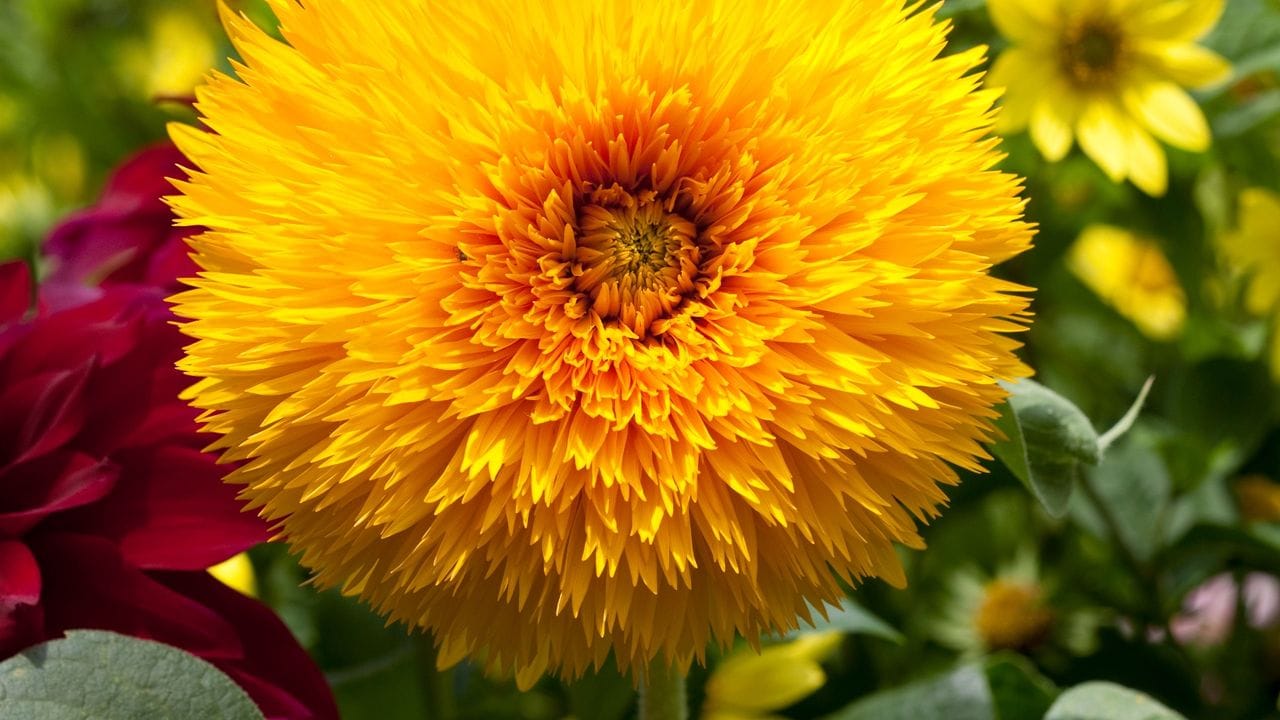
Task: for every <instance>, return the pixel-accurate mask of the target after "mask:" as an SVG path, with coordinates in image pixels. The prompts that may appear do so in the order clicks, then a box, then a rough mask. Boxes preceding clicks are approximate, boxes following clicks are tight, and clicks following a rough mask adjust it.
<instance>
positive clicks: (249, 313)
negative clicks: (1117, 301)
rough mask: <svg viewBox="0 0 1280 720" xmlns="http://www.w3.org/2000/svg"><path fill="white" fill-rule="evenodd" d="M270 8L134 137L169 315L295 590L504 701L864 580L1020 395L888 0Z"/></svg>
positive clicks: (1017, 370)
mask: <svg viewBox="0 0 1280 720" xmlns="http://www.w3.org/2000/svg"><path fill="white" fill-rule="evenodd" d="M273 6H274V8H275V10H276V12H277V13H278V15H279V19H280V23H281V29H282V33H283V37H284V41H276V40H273V39H271V38H270V37H269V36H268V35H267V34H266V33H264V32H263V31H261V30H260V29H258V28H256V27H254V26H253V25H252V24H250V23H249V22H247V21H245V20H244V19H243V18H238V17H233V16H230V15H229V14H228V16H227V17H226V24H227V26H228V29H229V32H230V34H231V37H232V39H233V41H234V42H235V44H236V46H237V48H238V49H239V51H240V54H241V56H242V57H243V58H244V61H245V65H244V66H242V67H239V68H238V69H237V72H238V75H239V79H233V78H230V77H225V76H221V75H217V76H215V77H213V78H212V79H211V80H210V81H209V83H208V84H207V85H206V86H205V87H203V88H201V89H199V90H198V92H197V95H198V98H199V102H198V109H199V111H200V112H201V114H202V115H203V116H204V119H205V120H204V121H205V123H207V126H208V127H209V128H210V129H211V132H204V131H201V130H196V129H194V128H189V127H183V126H178V127H175V128H174V130H173V135H174V138H175V140H176V141H177V142H178V144H179V145H180V146H181V147H182V149H183V150H184V151H185V152H186V153H187V154H188V155H189V156H190V157H191V159H192V161H193V163H194V164H195V165H196V166H197V167H199V169H200V170H199V172H194V173H192V176H191V179H190V181H189V182H183V183H179V189H180V190H181V192H182V193H183V195H182V196H180V197H177V198H175V199H174V201H173V202H174V205H175V207H176V208H177V210H178V212H179V213H180V215H181V216H182V217H183V218H185V222H186V223H187V224H191V225H201V226H205V227H207V228H209V230H208V232H206V233H204V234H203V235H201V236H199V237H198V238H196V239H195V240H194V241H193V246H194V248H195V251H196V255H195V257H196V260H197V261H198V262H199V264H200V265H201V266H202V267H203V268H204V272H202V273H201V277H200V278H199V279H197V280H195V281H194V282H193V285H194V286H195V288H196V289H194V290H192V291H189V292H186V293H184V294H182V295H180V296H179V297H178V299H177V308H176V309H177V312H178V313H179V315H181V316H182V317H185V318H189V319H190V322H189V323H187V324H186V325H185V331H186V332H187V333H189V334H190V335H191V336H193V337H194V338H196V339H197V341H196V342H195V343H193V344H192V345H191V346H190V347H189V348H188V357H187V358H186V359H185V360H184V361H183V363H182V367H183V368H184V369H185V370H186V371H187V372H189V373H191V374H193V375H195V376H197V377H199V378H201V379H200V380H199V382H197V383H196V384H195V385H194V386H193V387H192V388H191V390H190V391H189V397H190V398H191V399H192V401H193V402H194V404H195V405H197V406H198V407H200V408H203V409H205V410H206V411H207V412H206V413H205V416H204V417H205V420H206V422H207V426H208V428H209V429H210V430H211V431H214V432H216V433H219V434H221V435H222V438H221V439H220V440H219V442H218V443H217V447H219V448H225V457H226V459H228V460H238V461H244V462H243V465H241V466H239V467H238V468H237V469H236V470H235V471H233V472H232V474H231V476H230V477H231V480H232V481H233V482H237V483H240V484H242V485H243V486H244V491H243V492H244V496H245V497H246V498H248V499H249V500H250V501H251V502H252V505H253V506H255V507H258V508H261V512H262V513H263V514H264V515H265V516H266V517H268V518H270V519H271V520H274V521H277V522H278V523H279V524H280V525H279V526H280V528H281V532H282V535H283V536H284V537H286V538H287V539H288V540H289V541H290V542H291V543H292V544H293V546H294V548H295V549H297V550H299V551H300V552H301V554H302V560H303V562H304V563H305V564H306V565H308V566H309V567H311V568H313V569H314V571H315V573H316V577H317V579H318V581H319V582H320V583H321V584H327V585H335V584H337V585H341V586H342V588H343V589H344V590H345V591H346V592H349V593H357V594H359V595H361V596H363V597H364V598H366V599H367V600H369V601H370V602H371V603H372V604H373V605H374V606H375V607H377V608H378V609H380V610H382V611H384V612H386V613H388V614H389V615H390V616H391V617H392V618H394V619H398V620H403V621H406V622H408V623H410V624H412V625H418V626H423V627H426V628H429V629H431V630H432V631H434V632H435V634H436V637H437V639H438V641H439V642H440V644H441V651H440V657H441V660H442V663H446V664H447V663H451V662H454V661H457V660H459V659H461V658H462V657H464V656H468V655H475V656H480V657H481V658H482V660H483V661H484V662H486V663H487V664H488V665H489V666H491V667H493V668H495V669H496V668H505V669H508V670H510V669H515V670H516V671H517V679H518V681H519V682H520V683H521V684H522V685H525V686H527V685H529V684H531V683H532V682H534V680H535V679H536V678H537V677H538V675H539V674H540V673H542V672H544V671H545V670H548V669H551V670H560V671H563V672H566V673H569V674H573V673H577V672H579V671H581V670H583V669H584V668H585V667H587V666H589V665H592V664H596V665H599V664H600V663H602V662H604V660H605V659H606V657H607V656H608V654H609V652H610V650H612V651H614V653H615V655H616V658H617V661H618V663H619V665H620V666H621V667H623V668H627V667H630V666H633V665H637V664H640V665H643V664H646V663H648V662H650V661H651V660H653V659H655V658H661V661H662V662H666V663H672V664H676V665H679V666H687V664H688V663H689V662H691V660H692V659H693V658H694V657H695V656H696V657H699V658H701V657H702V655H703V653H704V651H705V648H706V646H707V644H708V642H709V641H713V640H714V641H717V642H719V643H722V644H723V643H727V642H730V641H731V640H732V639H733V638H734V636H735V635H736V634H741V635H743V636H746V637H752V638H754V637H756V636H759V635H760V634H762V633H765V632H770V631H784V630H787V629H790V628H794V627H796V626H797V625H798V620H797V617H798V616H799V617H806V618H807V617H810V614H811V613H810V610H809V609H807V606H806V603H807V602H813V603H815V604H820V603H822V602H823V601H826V602H833V601H835V600H836V599H838V598H839V597H841V591H840V586H839V584H838V583H837V579H836V577H835V576H834V575H833V573H832V570H834V571H835V575H838V576H840V577H843V578H844V579H846V580H848V581H850V582H853V581H855V580H856V579H857V578H860V577H866V576H872V575H880V576H884V577H886V578H888V579H889V580H891V581H893V582H898V583H900V582H902V581H903V575H902V569H901V567H900V565H899V562H898V560H897V558H896V556H895V552H894V547H893V546H894V544H895V543H904V544H906V545H909V546H919V545H920V544H921V540H920V538H919V536H918V535H917V533H916V529H915V528H916V523H917V522H918V521H920V520H923V519H926V518H928V517H930V516H932V515H933V514H934V513H935V512H936V510H937V507H938V506H939V504H940V503H942V502H944V501H945V496H944V494H943V492H942V490H941V489H940V487H939V484H940V483H943V484H945V483H952V482H955V480H956V475H955V472H954V471H953V470H952V468H951V465H957V466H960V467H964V468H968V469H972V470H977V469H979V467H980V466H979V463H978V458H980V457H985V453H984V451H983V449H982V448H981V446H980V443H981V442H983V441H984V440H986V439H988V438H989V437H990V436H991V433H992V429H991V425H990V418H992V417H993V415H994V414H995V413H994V411H993V410H992V407H993V406H994V405H995V404H997V403H998V402H1000V401H1001V399H1002V398H1003V397H1004V395H1005V393H1004V391H1003V390H1001V389H1000V387H999V385H997V382H996V381H997V380H998V379H1002V378H1012V377H1018V376H1022V375H1025V374H1027V370H1026V368H1025V367H1024V366H1023V365H1022V364H1021V363H1019V361H1018V360H1017V359H1016V358H1015V356H1014V353H1013V351H1014V349H1015V347H1016V346H1017V342H1016V341H1015V340H1014V339H1013V338H1011V337H1009V336H1007V335H1005V334H1004V333H1008V332H1014V331H1018V330H1020V329H1022V328H1023V327H1024V326H1025V321H1026V307H1027V299H1026V297H1025V296H1024V295H1020V294H1019V293H1020V292H1021V291H1023V290H1025V288H1020V287H1018V286H1015V285H1013V284H1011V283H1009V282H1006V281H1002V280H999V279H996V278H993V277H991V276H990V275H989V274H988V271H989V270H990V268H991V266H992V265H994V264H995V263H998V262H1000V261H1002V260H1005V259H1006V258H1009V257H1011V256H1013V255H1016V254H1017V253H1019V252H1021V251H1023V250H1025V249H1026V248H1027V247H1028V245H1029V242H1030V238H1031V234H1032V233H1031V229H1030V228H1029V227H1028V226H1027V225H1026V224H1025V223H1023V222H1022V220H1021V213H1022V205H1023V202H1022V201H1021V200H1019V199H1018V197H1017V192H1018V186H1019V182H1018V179H1017V178H1015V177H1011V176H1009V175H1006V174H1002V173H1000V172H998V171H996V170H993V169H992V168H993V166H994V164H995V163H996V161H997V160H998V158H999V156H998V154H997V152H996V143H997V141H996V140H995V139H992V138H991V137H990V136H989V133H990V129H991V123H992V121H993V113H992V110H991V106H992V102H993V99H994V94H993V93H991V92H988V91H981V90H980V89H979V87H978V86H979V83H980V81H979V78H978V77H977V76H975V75H973V74H972V70H973V68H974V67H975V66H976V65H978V64H979V63H980V62H981V60H982V58H981V53H980V51H970V52H965V53H961V54H957V55H952V56H949V57H940V53H941V51H942V49H943V46H944V43H945V34H946V29H945V27H943V26H941V25H939V24H935V22H934V19H933V15H932V13H931V12H930V11H920V10H919V8H918V7H917V6H912V7H910V8H905V7H903V4H902V2H901V0H865V1H862V2H856V3H849V2H814V3H802V4H796V3H792V2H785V1H783V0H769V1H766V2H758V3H749V4H746V5H743V4H739V3H730V2H727V1H708V2H700V3H687V2H682V1H678V0H643V1H642V0H624V1H623V2H608V3H599V2H586V1H585V0H581V1H569V2H523V3H515V2H498V1H491V0H483V1H481V2H475V3H462V4H448V3H433V2H428V1H427V0H386V1H385V2H379V3H357V2H350V1H340V0H308V2H306V3H305V5H304V4H299V3H297V2H294V1H292V0H275V2H273ZM949 463H950V465H949Z"/></svg>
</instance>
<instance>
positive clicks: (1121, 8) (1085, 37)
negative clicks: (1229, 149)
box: [987, 0, 1231, 195]
mask: <svg viewBox="0 0 1280 720" xmlns="http://www.w3.org/2000/svg"><path fill="white" fill-rule="evenodd" d="M1224 3H1225V0H989V2H988V3H987V7H988V8H989V9H990V12H991V18H992V20H994V21H995V24H996V27H997V28H998V29H999V30H1000V32H1001V33H1002V34H1003V35H1004V36H1005V37H1007V38H1009V40H1010V41H1012V43H1013V47H1011V48H1010V49H1008V50H1006V51H1005V52H1004V53H1002V54H1001V55H1000V57H999V58H998V59H997V60H996V63H995V67H994V68H993V69H992V71H991V75H990V77H989V78H988V83H989V84H990V85H992V86H995V87H1003V88H1006V92H1005V96H1004V113H1003V115H1002V116H1001V118H1000V122H999V126H998V128H997V129H998V130H999V131H1000V132H1002V133H1013V132H1018V131H1020V130H1023V129H1024V128H1028V127H1029V128H1030V130H1031V139H1032V140H1033V141H1034V142H1035V145H1036V147H1037V148H1039V149H1040V152H1041V153H1043V154H1044V156H1045V157H1046V158H1047V159H1049V160H1050V161H1052V162H1057V161H1058V160H1061V159H1062V158H1064V157H1066V155H1067V152H1069V151H1070V150H1071V145H1072V141H1073V139H1074V140H1078V141H1079V142H1080V147H1081V149H1083V150H1084V152H1085V154H1086V155H1088V156H1089V157H1090V158H1091V159H1093V161H1094V162H1095V163H1097V164H1098V166H1099V167H1101V168H1102V170H1103V171H1104V172H1106V173H1107V175H1108V176H1109V177H1110V178H1111V179H1112V180H1113V181H1115V182H1121V181H1123V180H1124V179H1125V178H1129V179H1130V180H1132V181H1133V183H1134V184H1135V185H1137V186H1138V187H1139V188H1140V189H1141V190H1142V191H1143V192H1146V193H1148V194H1150V195H1163V194H1164V193H1165V190H1166V189H1167V186H1168V168H1167V164H1166V160H1165V155H1164V150H1163V149H1162V148H1161V147H1160V145H1159V144H1158V143H1157V142H1156V138H1159V139H1160V140H1163V141H1165V142H1167V143H1169V144H1170V145H1173V146H1174V147H1179V148H1183V149H1185V150H1191V151H1194V152H1202V151H1204V150H1205V149H1207V148H1208V147H1209V141H1210V134H1209V126H1208V123H1206V122H1205V118H1204V114H1203V113H1202V112H1201V111H1200V108H1199V106H1198V105H1196V102H1195V101H1194V100H1193V99H1192V98H1191V96H1190V95H1188V94H1187V93H1186V91H1185V90H1183V88H1184V87H1190V88H1200V87H1206V86H1209V85H1212V84H1214V83H1217V82H1220V81H1221V80H1223V79H1225V78H1226V77H1227V76H1228V75H1229V74H1230V72H1231V66H1230V65H1229V64H1228V63H1227V61H1226V60H1224V59H1223V58H1222V57H1220V56H1219V55H1217V54H1215V53H1213V52H1211V51H1209V50H1206V49H1205V48H1203V47H1201V46H1199V45H1196V44H1195V41H1196V40H1197V39H1199V38H1200V37H1201V36H1203V35H1204V34H1205V33H1207V32H1208V31H1209V30H1210V29H1211V28H1212V27H1213V26H1214V24H1215V23H1217V21H1218V17H1219V16H1220V15H1222V9H1223V5H1224Z"/></svg>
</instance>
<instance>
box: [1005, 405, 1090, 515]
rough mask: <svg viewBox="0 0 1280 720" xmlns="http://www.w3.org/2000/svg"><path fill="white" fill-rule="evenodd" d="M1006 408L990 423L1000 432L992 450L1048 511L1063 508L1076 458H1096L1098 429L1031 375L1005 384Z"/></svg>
mask: <svg viewBox="0 0 1280 720" xmlns="http://www.w3.org/2000/svg"><path fill="white" fill-rule="evenodd" d="M1005 387H1006V388H1007V389H1008V390H1009V393H1010V395H1009V401H1008V407H1007V410H1006V411H1005V412H1004V413H1002V414H1001V416H1000V418H999V420H997V421H996V426H997V427H999V428H1000V430H1001V432H1003V433H1004V434H1005V436H1006V439H1005V440H1002V441H1000V442H997V443H996V444H995V445H994V446H993V447H992V451H993V452H994V453H995V455H996V457H998V458H1000V460H1001V461H1002V462H1003V463H1004V464H1005V465H1006V466H1008V468H1009V471H1010V472H1012V473H1013V474H1014V476H1015V477H1017V478H1018V479H1019V480H1021V481H1022V482H1023V484H1025V485H1026V486H1027V488H1028V489H1029V490H1030V491H1031V493H1032V495H1034V496H1035V497H1036V499H1037V500H1039V501H1040V504H1041V505H1044V507H1045V509H1046V510H1048V511H1049V514H1050V515H1053V516H1054V517H1061V516H1062V515H1063V514H1064V513H1065V512H1066V511H1067V506H1068V504H1069V503H1070V500H1071V494H1072V492H1073V491H1074V490H1075V487H1076V483H1077V482H1078V480H1079V477H1080V466H1081V464H1082V463H1088V464H1094V463H1096V462H1097V461H1098V456H1099V449H1098V433H1097V432H1096V431H1095V430H1094V429H1093V425H1092V423H1090V422H1089V418H1087V417H1085V414H1084V413H1083V412H1081V411H1080V409H1079V408H1077V407H1076V406H1075V405H1074V404H1072V402H1071V401H1070V400H1067V399H1066V398H1064V397H1062V396H1061V395H1059V394H1057V393H1055V392H1054V391H1052V390H1050V389H1049V388H1047V387H1045V386H1043V385H1041V384H1040V383H1037V382H1035V381H1034V380H1022V381H1020V382H1017V383H1009V384H1006V385H1005Z"/></svg>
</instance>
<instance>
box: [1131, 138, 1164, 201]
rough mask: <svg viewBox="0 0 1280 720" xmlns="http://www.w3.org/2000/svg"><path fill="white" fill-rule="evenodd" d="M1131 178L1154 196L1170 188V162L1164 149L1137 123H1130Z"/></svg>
mask: <svg viewBox="0 0 1280 720" xmlns="http://www.w3.org/2000/svg"><path fill="white" fill-rule="evenodd" d="M1128 125H1129V179H1130V180H1132V181H1133V184H1134V185H1137V186H1138V189H1139V190H1141V191H1142V192H1144V193H1146V194H1148V195H1150V196H1152V197H1163V196H1164V194H1165V192H1166V191H1167V190H1168V189H1169V164H1168V162H1167V161H1166V159H1165V154H1164V149H1163V148H1161V147H1160V144H1159V143H1157V142H1156V141H1155V138H1153V137H1151V135H1150V134H1148V133H1147V131H1146V130H1143V129H1142V128H1141V127H1139V126H1138V125H1137V124H1136V123H1129V124H1128Z"/></svg>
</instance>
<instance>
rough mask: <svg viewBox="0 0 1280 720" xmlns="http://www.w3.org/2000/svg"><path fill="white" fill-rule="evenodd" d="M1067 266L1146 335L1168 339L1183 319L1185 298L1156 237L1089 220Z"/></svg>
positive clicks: (1180, 325)
mask: <svg viewBox="0 0 1280 720" xmlns="http://www.w3.org/2000/svg"><path fill="white" fill-rule="evenodd" d="M1067 267H1069V268H1070V269H1071V272H1072V273H1073V274H1075V276H1076V277H1078V278H1080V280H1081V282H1083V283H1084V284H1085V285H1088V286H1089V289H1090V290H1093V291H1094V292H1095V293H1097V295H1098V297H1100V298H1102V299H1103V300H1104V301H1105V302H1106V303H1107V304H1108V305H1110V306H1111V307H1113V308H1115V310H1116V312H1118V313H1120V314H1121V315H1123V316H1124V317H1126V318H1128V319H1129V320H1131V321H1133V323H1134V324H1135V325H1137V326H1138V329H1139V330H1141V331H1142V333H1143V334H1144V335H1146V336H1147V337H1150V338H1153V339H1155V340H1171V339H1173V338H1175V337H1177V336H1178V334H1179V333H1180V332H1182V326H1183V324H1184V323H1185V322H1186V319H1187V298H1186V294H1185V293H1184V292H1183V290H1182V286H1181V285H1179V284H1178V276H1177V275H1176V274H1175V273H1174V270H1173V266H1172V265H1170V264H1169V260H1168V259H1166V258H1165V256H1164V253H1162V252H1160V246H1159V245H1157V244H1156V243H1155V242H1153V241H1151V240H1149V239H1147V238H1144V237H1142V236H1139V235H1137V234H1135V233H1133V232H1131V231H1129V230H1125V229H1124V228H1118V227H1113V226H1111V225H1091V226H1089V227H1087V228H1085V230H1084V232H1082V233H1080V238H1079V239H1077V240H1076V243H1075V245H1073V246H1072V247H1071V250H1070V252H1069V253H1068V255H1067Z"/></svg>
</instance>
